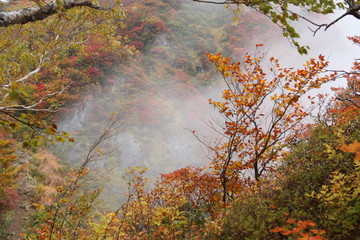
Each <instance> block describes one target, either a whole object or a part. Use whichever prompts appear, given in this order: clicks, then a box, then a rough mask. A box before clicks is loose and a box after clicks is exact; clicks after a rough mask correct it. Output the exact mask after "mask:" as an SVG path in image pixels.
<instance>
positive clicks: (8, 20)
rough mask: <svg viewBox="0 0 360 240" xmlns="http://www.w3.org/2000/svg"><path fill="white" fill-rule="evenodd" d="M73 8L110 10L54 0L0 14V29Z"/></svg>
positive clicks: (65, 0)
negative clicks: (40, 5) (41, 4)
mask: <svg viewBox="0 0 360 240" xmlns="http://www.w3.org/2000/svg"><path fill="white" fill-rule="evenodd" d="M74 7H89V8H93V9H96V10H103V11H107V10H110V9H111V8H110V7H105V6H99V5H95V4H93V3H92V2H91V1H81V2H78V1H76V0H63V2H61V3H60V4H59V3H57V2H56V0H53V1H51V2H49V3H46V4H45V5H44V6H42V7H30V8H24V9H20V10H16V11H10V12H0V27H8V26H11V25H15V24H26V23H29V22H35V21H39V20H43V19H45V18H47V17H49V16H51V15H54V14H56V13H58V12H60V11H61V10H63V9H71V8H74Z"/></svg>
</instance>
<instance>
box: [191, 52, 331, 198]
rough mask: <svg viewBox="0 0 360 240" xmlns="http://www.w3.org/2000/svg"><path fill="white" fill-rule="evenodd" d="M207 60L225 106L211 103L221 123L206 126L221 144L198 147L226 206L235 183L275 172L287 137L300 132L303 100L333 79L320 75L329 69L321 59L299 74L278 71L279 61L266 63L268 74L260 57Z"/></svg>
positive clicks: (284, 69)
mask: <svg viewBox="0 0 360 240" xmlns="http://www.w3.org/2000/svg"><path fill="white" fill-rule="evenodd" d="M259 46H260V45H258V47H259ZM258 54H259V52H257V55H258ZM209 58H210V60H211V61H212V62H213V63H214V64H215V65H216V66H217V69H218V70H219V71H220V73H221V74H222V76H223V78H224V81H225V83H226V89H225V90H224V91H223V94H222V98H223V101H213V100H211V99H210V100H209V103H210V104H211V105H212V106H213V107H214V108H215V109H216V110H217V111H218V113H219V114H220V117H221V119H223V121H220V120H219V121H212V122H210V123H209V126H210V127H211V128H213V129H214V131H215V132H217V133H218V134H219V135H220V137H219V139H216V140H215V141H214V142H210V141H204V140H201V141H202V143H204V144H205V145H206V146H207V147H208V149H209V150H210V151H211V152H212V157H211V161H212V162H211V164H212V165H213V168H214V171H215V172H216V173H217V175H218V176H219V179H220V182H221V185H222V190H223V201H224V202H225V203H226V202H227V200H228V198H229V197H230V198H231V199H232V198H233V197H234V196H235V194H236V192H238V191H239V189H241V186H239V182H242V181H245V183H247V184H249V183H250V182H251V180H252V179H255V180H256V181H259V180H260V179H261V177H262V176H263V175H264V174H265V173H266V172H269V171H273V170H274V168H275V166H276V163H277V162H278V160H279V158H280V157H281V156H282V154H283V153H284V150H285V149H286V143H287V141H288V139H289V137H290V136H292V135H293V134H297V133H301V132H302V131H303V127H304V126H303V125H302V124H301V123H302V121H303V120H304V119H305V118H306V117H307V116H308V113H307V112H306V110H305V109H304V107H303V106H302V105H301V101H300V99H301V97H303V96H304V95H306V94H307V93H308V92H309V91H310V90H312V89H316V88H319V87H320V86H321V85H322V84H323V83H326V82H328V81H330V80H332V79H333V77H334V76H335V75H334V74H332V75H327V76H326V75H321V73H322V72H323V71H324V69H325V67H326V66H327V64H328V63H327V62H326V61H325V60H324V57H323V56H321V55H320V56H319V58H318V59H310V60H309V61H308V62H306V63H305V64H304V68H303V69H298V70H293V69H291V68H282V67H280V65H279V62H278V60H277V59H274V58H270V61H269V64H270V65H271V68H270V69H269V70H268V72H266V71H264V70H263V69H262V66H261V64H262V62H263V61H264V60H265V59H264V58H265V56H264V55H260V56H255V57H251V56H250V55H246V56H245V59H244V61H243V62H232V61H231V60H230V58H225V57H222V56H221V55H220V54H217V55H210V54H209ZM198 138H199V137H198Z"/></svg>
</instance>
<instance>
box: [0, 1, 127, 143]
mask: <svg viewBox="0 0 360 240" xmlns="http://www.w3.org/2000/svg"><path fill="white" fill-rule="evenodd" d="M73 3H74V4H75V5H73ZM83 3H84V2H76V3H75V2H73V1H67V4H70V5H71V4H72V5H71V6H77V5H78V4H80V6H82V5H81V4H83ZM39 4H40V5H41V3H39ZM49 4H50V3H49ZM51 4H55V2H54V1H52V2H51ZM51 4H50V5H51ZM59 4H60V3H59ZM70 5H69V6H70ZM84 6H87V5H84ZM91 6H92V5H91ZM5 7H9V6H5ZM11 7H19V6H18V5H16V4H15V6H11ZM34 8H36V7H34ZM37 8H41V7H37ZM43 8H46V7H45V6H43ZM31 9H32V8H31ZM41 9H42V8H41ZM61 9H62V10H61V11H60V8H59V9H58V10H59V11H58V15H57V17H56V18H55V17H49V18H47V20H46V21H35V22H33V21H29V22H27V24H25V25H9V26H7V27H4V28H0V31H1V32H2V33H1V36H0V55H1V59H0V65H1V66H0V86H1V89H0V127H1V130H2V131H7V132H14V133H16V134H18V133H19V132H24V133H25V134H24V135H20V136H18V137H20V139H22V140H25V142H26V140H29V141H30V142H26V144H25V145H29V144H31V145H33V146H37V145H39V144H40V143H41V142H43V141H46V139H45V138H44V137H43V136H40V135H43V134H45V135H46V134H49V135H56V136H55V140H58V141H65V139H66V138H68V137H69V136H68V134H67V133H62V132H58V130H57V126H56V125H55V124H53V123H49V120H50V119H51V118H52V116H53V115H54V114H55V113H56V112H58V111H59V109H60V108H61V107H63V106H64V105H66V104H69V102H74V101H76V94H77V93H78V91H79V89H80V88H81V87H83V86H84V85H85V83H86V82H88V80H89V78H90V80H93V79H91V78H94V77H93V76H91V74H92V72H91V71H79V68H81V66H78V67H74V66H72V67H71V68H65V66H66V63H68V64H69V61H66V60H67V58H70V57H75V58H76V57H77V56H86V50H87V43H89V42H94V39H96V40H97V41H103V42H105V43H107V44H104V46H108V47H109V46H110V45H112V46H111V47H112V48H113V49H116V48H117V49H119V48H122V47H123V46H124V45H123V44H122V43H121V42H120V41H119V37H117V36H115V31H116V30H117V28H118V27H121V26H122V24H121V20H122V19H123V17H124V15H123V12H122V10H121V8H120V7H119V6H116V5H114V6H113V8H112V9H111V11H110V10H109V11H106V12H105V11H98V10H97V9H96V8H95V9H93V8H69V9H64V8H61ZM24 11H25V12H29V11H30V10H24ZM5 12H6V11H5ZM3 13H4V12H3ZM7 13H10V12H7ZM15 15H16V14H15ZM31 19H36V18H31ZM35 39H36V40H35ZM99 39H101V40H99ZM108 43H109V44H108ZM110 43H111V44H110ZM79 63H80V62H79ZM72 64H73V65H75V64H74V63H72ZM93 64H94V63H93ZM88 65H89V64H88ZM69 95H71V96H69ZM34 113H36V114H34ZM20 130H22V131H20ZM24 130H25V131H24ZM34 133H35V134H34ZM39 133H40V134H39Z"/></svg>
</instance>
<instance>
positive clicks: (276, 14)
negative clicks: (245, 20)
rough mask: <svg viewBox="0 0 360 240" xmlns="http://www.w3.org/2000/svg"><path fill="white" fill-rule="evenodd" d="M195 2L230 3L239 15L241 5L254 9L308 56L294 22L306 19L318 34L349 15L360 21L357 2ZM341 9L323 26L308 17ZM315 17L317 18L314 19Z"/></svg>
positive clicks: (207, 0)
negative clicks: (339, 13) (338, 15)
mask: <svg viewBox="0 0 360 240" xmlns="http://www.w3.org/2000/svg"><path fill="white" fill-rule="evenodd" d="M193 1H194V2H202V3H211V4H224V5H227V4H230V5H236V6H237V8H236V10H235V13H236V14H239V13H240V11H239V10H240V6H245V7H249V8H252V9H254V10H255V11H257V12H260V13H262V14H264V15H265V16H267V17H268V18H269V19H270V20H271V21H272V22H274V23H275V24H276V25H278V26H279V27H280V28H281V30H282V31H283V35H284V37H286V38H289V39H290V40H291V42H292V43H293V44H294V45H295V46H296V47H297V49H298V51H299V53H300V54H306V53H307V50H308V49H309V47H308V46H301V45H300V44H299V43H298V42H297V41H296V40H295V39H296V38H299V37H300V35H299V33H298V32H297V31H296V30H295V28H294V27H293V25H292V22H295V21H298V20H299V19H302V20H305V21H306V22H308V23H310V24H311V25H313V26H315V27H316V28H315V29H314V30H312V31H313V33H314V35H315V34H316V32H317V31H318V30H320V29H322V28H323V29H324V30H327V29H328V28H329V27H331V26H333V25H334V24H336V23H337V22H338V21H340V20H341V19H342V18H344V17H346V16H353V17H355V18H357V19H360V12H359V11H360V3H359V1H355V0H343V1H334V0H325V1H323V0H316V1H315V0H314V1H313V0H295V1H278V0H266V1H258V0H224V1H212V0H193ZM337 10H342V11H345V12H344V13H343V14H342V15H341V16H340V17H338V18H336V19H334V20H333V21H331V22H330V23H323V24H319V23H316V22H315V21H313V20H311V19H310V18H308V17H307V15H309V14H310V16H314V15H317V14H323V15H327V14H332V13H334V12H335V11H337ZM314 18H315V17H314Z"/></svg>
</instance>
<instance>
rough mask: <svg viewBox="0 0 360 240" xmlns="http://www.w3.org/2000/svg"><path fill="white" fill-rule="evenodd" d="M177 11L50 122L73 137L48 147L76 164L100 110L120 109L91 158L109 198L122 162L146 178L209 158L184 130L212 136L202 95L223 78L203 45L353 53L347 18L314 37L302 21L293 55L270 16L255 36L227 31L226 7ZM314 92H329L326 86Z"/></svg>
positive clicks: (277, 53) (97, 127)
mask: <svg viewBox="0 0 360 240" xmlns="http://www.w3.org/2000/svg"><path fill="white" fill-rule="evenodd" d="M177 13H178V15H177V21H179V22H180V23H181V24H178V23H174V22H173V23H171V22H170V23H167V24H168V25H169V26H170V28H171V29H172V32H171V33H161V34H159V35H158V36H157V37H156V38H155V39H154V41H153V42H152V43H149V45H150V47H148V50H147V52H146V54H142V55H139V56H138V57H137V58H136V60H135V61H133V62H132V63H130V64H128V65H126V66H122V67H121V69H119V71H118V73H116V74H115V73H114V81H115V82H114V83H113V84H111V85H109V86H106V87H105V88H104V89H103V90H102V91H101V92H94V93H92V94H89V95H88V96H86V97H85V98H84V99H86V100H84V101H83V102H82V104H80V106H78V107H75V108H74V109H73V113H71V114H68V115H64V116H62V117H61V120H60V121H59V122H58V125H59V129H60V130H64V131H67V132H70V133H72V134H73V135H74V136H75V141H76V142H75V143H74V144H62V145H57V146H55V147H54V149H53V150H54V151H55V152H56V153H57V155H58V156H59V157H60V158H61V159H64V161H66V162H68V163H69V165H71V166H76V165H78V164H80V163H81V160H82V158H83V156H84V155H85V154H86V152H87V149H88V147H89V146H90V145H91V144H92V142H93V141H94V140H95V139H96V137H97V136H98V135H100V134H101V131H102V130H103V128H104V126H105V124H106V122H107V121H108V116H110V115H111V113H113V112H118V113H120V115H121V116H122V117H121V120H120V122H119V129H120V134H119V135H118V136H116V137H114V138H113V139H112V140H111V141H110V145H109V146H108V147H109V149H111V153H109V154H105V155H104V157H103V158H102V159H100V160H99V161H97V162H95V163H94V164H93V165H92V168H93V169H94V171H97V175H98V176H102V177H101V178H102V180H103V181H104V183H103V184H105V183H106V186H105V191H104V194H105V195H107V198H109V196H110V193H111V196H112V198H113V199H112V200H114V201H117V199H120V198H121V197H120V196H121V194H122V192H123V191H124V188H125V184H124V183H123V181H122V179H121V175H122V174H123V173H124V172H123V170H124V169H125V168H128V167H134V166H140V167H146V168H148V172H147V175H146V176H147V177H149V178H151V179H152V180H154V179H155V178H156V177H157V176H159V174H160V173H169V172H172V171H174V170H176V169H179V168H182V167H185V166H189V165H192V166H198V167H202V166H206V165H207V163H208V162H209V160H208V159H207V150H206V148H204V147H203V146H202V145H201V143H200V142H199V141H198V140H197V139H196V138H195V137H194V136H193V134H192V133H191V130H196V131H197V132H200V133H201V134H202V135H205V136H209V137H210V138H211V137H215V133H214V132H212V131H211V129H209V128H208V127H207V126H206V124H205V123H204V122H207V121H209V119H210V118H211V115H212V114H214V113H215V111H214V110H213V109H212V108H211V106H209V104H208V99H209V98H212V99H219V97H220V95H221V91H222V89H223V87H224V85H223V81H222V79H221V76H220V74H218V73H216V71H215V69H214V67H213V66H212V65H211V64H210V63H208V62H207V60H206V56H205V53H206V52H210V53H217V52H222V53H223V55H224V56H232V57H234V58H239V56H240V55H241V54H243V53H244V52H250V53H251V52H252V51H253V50H254V48H255V44H257V43H264V44H265V47H264V52H268V56H269V57H270V56H274V57H276V58H280V63H282V65H283V66H284V67H290V66H299V65H302V64H303V63H304V62H305V60H306V59H308V58H309V57H311V56H317V55H318V54H320V53H321V54H323V55H325V56H327V58H328V59H329V61H330V62H331V65H330V66H329V68H331V69H349V68H350V66H351V62H352V60H353V59H354V58H356V57H357V56H356V53H357V51H358V50H357V48H355V46H353V45H352V44H351V42H350V41H349V40H347V39H346V38H345V36H348V35H353V34H354V32H353V31H350V30H353V29H351V28H350V27H349V26H350V25H351V23H352V21H351V20H348V19H346V21H340V22H339V24H336V25H334V26H333V27H331V28H330V29H329V30H328V31H326V32H322V31H319V32H318V33H317V35H316V36H315V37H313V36H312V32H311V31H309V30H308V29H306V28H305V27H303V29H301V31H300V34H301V36H302V37H301V43H302V44H304V45H309V46H310V47H311V50H310V53H309V56H300V55H299V54H298V52H297V50H296V48H295V47H292V46H291V45H290V44H289V42H288V41H287V40H286V39H284V38H283V37H282V35H281V32H280V31H279V30H278V29H277V28H276V27H273V26H272V23H270V22H268V23H265V24H264V26H265V28H264V30H263V32H262V34H261V35H260V34H259V35H254V36H253V35H251V32H256V30H258V29H257V28H259V26H254V27H253V28H254V29H253V30H251V32H248V33H247V34H248V35H249V36H246V35H241V34H240V33H236V32H231V31H234V30H236V29H239V27H235V26H233V27H231V24H232V12H231V11H230V10H229V9H225V8H224V7H223V6H221V5H211V4H200V3H193V2H191V1H188V2H185V3H184V4H182V6H181V9H179V10H178V11H177ZM247 14H255V13H247ZM254 19H256V18H254ZM254 19H248V20H249V21H253V22H254V21H255V20H254ZM244 21H245V20H244ZM348 21H350V22H348ZM245 23H246V21H245ZM240 25H241V23H240ZM184 26H186V27H184ZM348 31H349V32H348ZM236 34H240V35H239V36H240V37H238V39H241V40H242V41H241V42H235V40H237V39H230V37H231V36H235V35H236ZM270 35H271V38H269V36H270ZM204 39H206V41H204ZM229 44H230V45H229ZM234 46H236V47H234ZM181 59H185V60H186V62H182V61H180V60H181ZM189 62H190V63H191V64H190V63H189ZM181 69H184V71H182V70H181ZM185 70H186V71H185ZM195 81H198V82H201V84H194V82H195ZM339 85H340V86H344V81H336V82H334V83H332V84H331V86H339ZM321 91H329V87H328V88H327V89H326V90H321Z"/></svg>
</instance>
